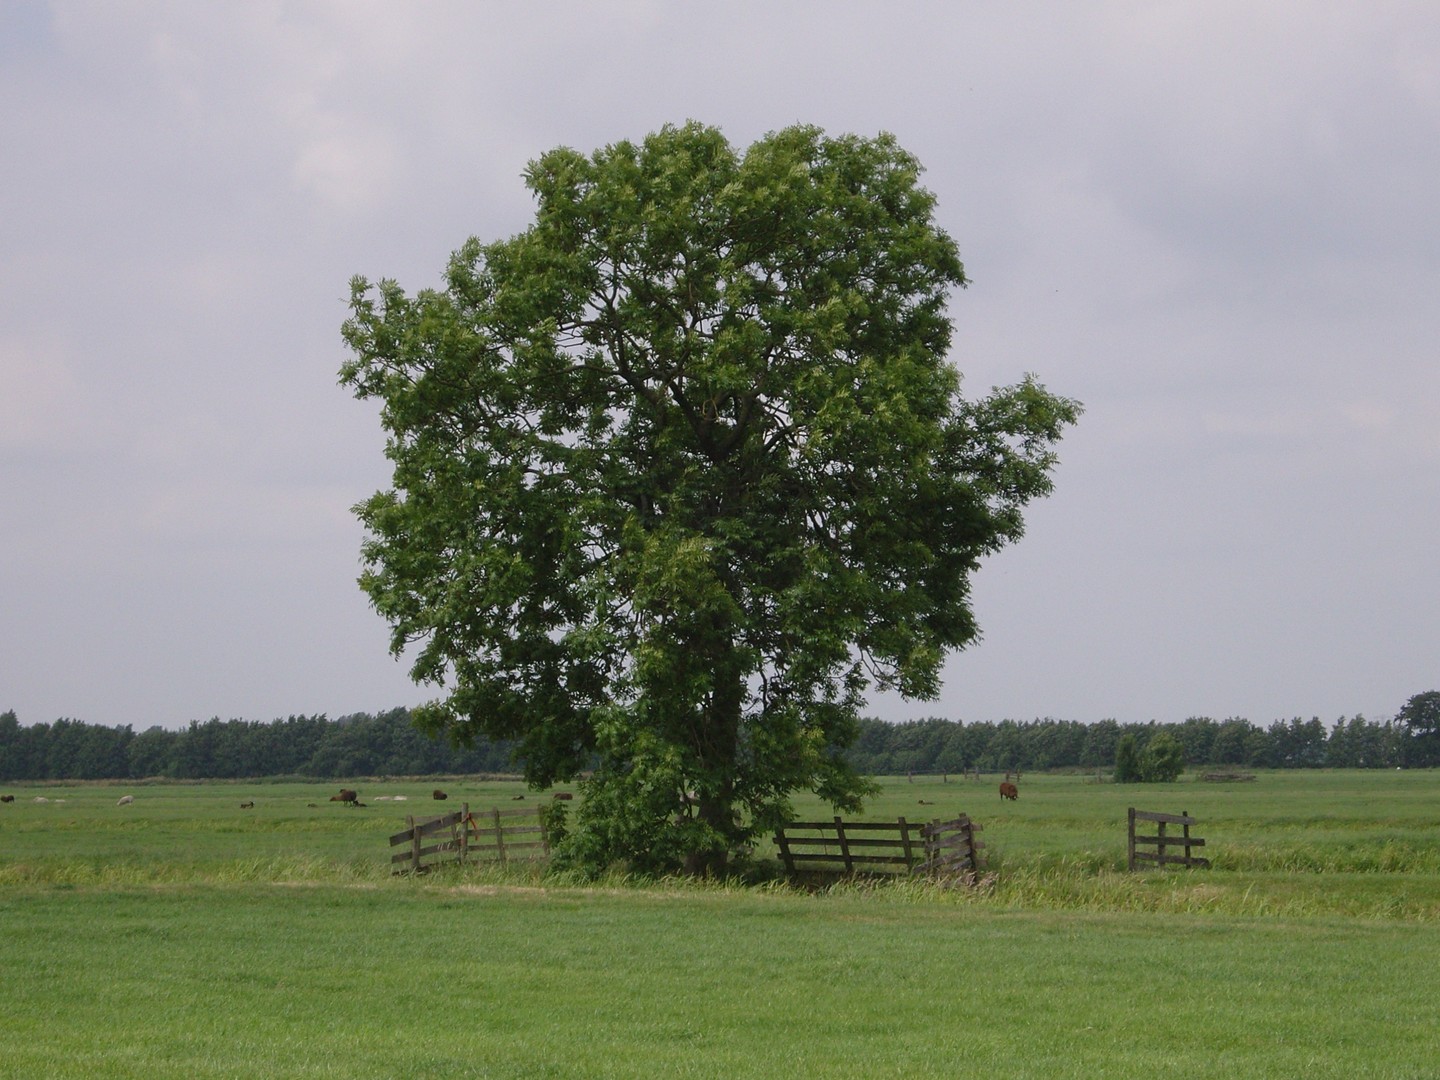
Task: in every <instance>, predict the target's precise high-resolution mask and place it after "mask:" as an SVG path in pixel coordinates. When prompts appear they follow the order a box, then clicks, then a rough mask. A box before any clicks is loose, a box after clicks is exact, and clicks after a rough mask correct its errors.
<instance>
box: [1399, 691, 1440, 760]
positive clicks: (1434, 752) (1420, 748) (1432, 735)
mask: <svg viewBox="0 0 1440 1080" xmlns="http://www.w3.org/2000/svg"><path fill="white" fill-rule="evenodd" d="M1395 722H1396V723H1397V724H1403V725H1405V728H1406V729H1407V730H1408V731H1409V733H1410V740H1409V744H1408V746H1407V748H1406V749H1407V754H1406V757H1407V759H1408V761H1409V763H1410V764H1412V765H1424V766H1431V765H1440V690H1427V691H1425V692H1424V693H1423V694H1415V695H1414V696H1412V697H1411V698H1410V700H1409V701H1407V702H1405V704H1404V705H1403V706H1402V707H1401V709H1400V711H1399V712H1398V713H1397V714H1396V715H1395Z"/></svg>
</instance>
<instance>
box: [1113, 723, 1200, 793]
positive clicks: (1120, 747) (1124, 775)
mask: <svg viewBox="0 0 1440 1080" xmlns="http://www.w3.org/2000/svg"><path fill="white" fill-rule="evenodd" d="M1184 771H1185V751H1184V748H1182V747H1181V745H1180V741H1179V740H1178V739H1176V738H1175V736H1173V735H1171V734H1170V733H1169V732H1164V731H1162V732H1160V733H1159V734H1158V735H1156V736H1155V737H1154V738H1153V739H1151V740H1150V741H1149V742H1147V743H1146V744H1145V746H1144V747H1143V748H1142V747H1141V746H1140V744H1139V740H1137V739H1136V738H1135V736H1134V735H1122V736H1121V737H1120V741H1119V742H1118V743H1116V744H1115V782H1116V783H1117V784H1168V783H1171V782H1172V781H1174V780H1175V779H1176V778H1178V777H1179V775H1180V774H1181V773H1182V772H1184Z"/></svg>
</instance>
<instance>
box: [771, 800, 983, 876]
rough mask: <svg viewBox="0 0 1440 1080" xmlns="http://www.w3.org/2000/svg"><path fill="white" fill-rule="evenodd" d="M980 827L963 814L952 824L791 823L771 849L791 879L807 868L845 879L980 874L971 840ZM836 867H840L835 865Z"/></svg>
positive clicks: (901, 821) (976, 844)
mask: <svg viewBox="0 0 1440 1080" xmlns="http://www.w3.org/2000/svg"><path fill="white" fill-rule="evenodd" d="M978 831H980V826H979V825H976V824H974V823H973V822H972V821H971V820H970V819H969V818H968V817H966V816H965V815H963V814H962V815H961V816H960V817H958V818H956V819H955V820H953V821H949V822H941V821H940V820H938V819H936V820H935V821H932V822H929V823H920V822H912V821H907V820H906V819H905V818H903V817H902V818H900V819H899V820H898V821H845V820H844V819H843V818H839V817H837V818H833V819H831V820H830V821H793V822H791V823H790V824H788V825H786V826H785V827H784V828H782V829H780V830H779V831H777V832H776V833H775V846H776V847H777V848H778V849H779V851H780V860H781V861H782V862H783V863H784V864H785V872H786V873H787V874H789V875H790V876H792V877H793V876H795V874H796V873H798V872H800V871H801V870H806V869H816V870H823V869H832V870H833V869H843V870H844V872H845V873H847V874H853V873H857V872H859V873H868V872H881V873H884V872H894V871H901V870H905V871H915V870H926V871H931V872H936V873H958V872H964V871H966V870H968V871H975V870H978V869H980V866H981V864H982V856H981V855H980V848H983V847H984V846H985V845H984V844H983V843H982V842H981V841H979V840H976V839H975V835H974V834H975V833H976V832H978ZM837 864H838V865H837Z"/></svg>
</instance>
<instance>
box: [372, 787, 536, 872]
mask: <svg viewBox="0 0 1440 1080" xmlns="http://www.w3.org/2000/svg"><path fill="white" fill-rule="evenodd" d="M401 845H405V847H406V849H407V850H404V851H397V852H395V853H394V854H392V855H391V856H390V863H391V865H392V866H394V865H396V864H399V863H407V864H408V865H407V866H401V867H400V868H399V869H397V870H396V871H395V872H396V873H397V874H399V873H403V872H405V871H406V870H409V871H412V872H414V873H420V872H421V871H424V870H429V869H430V868H431V867H433V866H435V865H437V864H438V863H440V862H443V861H447V860H454V861H456V862H461V863H464V862H468V861H470V860H472V859H477V860H492V861H496V860H498V861H499V862H509V861H510V860H512V859H527V858H537V857H544V856H548V855H549V854H550V837H549V834H548V833H547V831H546V828H545V808H544V807H543V806H542V807H537V808H535V809H534V810H530V809H524V810H520V809H513V810H500V809H494V810H482V811H479V812H478V813H475V814H472V813H471V812H470V806H469V804H468V803H466V804H464V805H463V806H462V808H461V809H460V810H458V811H454V812H452V813H449V814H441V815H440V816H439V817H432V818H420V819H417V818H415V817H406V819H405V829H404V831H403V832H398V833H395V834H393V835H392V836H391V837H390V846H391V847H392V848H396V847H400V846H401ZM427 859H428V860H430V861H429V862H427V861H426V860H427Z"/></svg>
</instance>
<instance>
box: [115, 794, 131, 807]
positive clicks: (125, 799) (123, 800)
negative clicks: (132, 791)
mask: <svg viewBox="0 0 1440 1080" xmlns="http://www.w3.org/2000/svg"><path fill="white" fill-rule="evenodd" d="M134 801H135V796H134V795H121V796H120V801H119V802H117V803H116V804H115V805H116V806H129V805H130V804H131V803H132V802H134Z"/></svg>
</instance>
